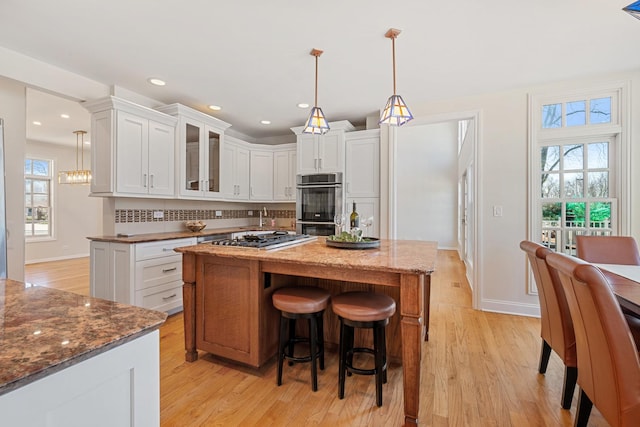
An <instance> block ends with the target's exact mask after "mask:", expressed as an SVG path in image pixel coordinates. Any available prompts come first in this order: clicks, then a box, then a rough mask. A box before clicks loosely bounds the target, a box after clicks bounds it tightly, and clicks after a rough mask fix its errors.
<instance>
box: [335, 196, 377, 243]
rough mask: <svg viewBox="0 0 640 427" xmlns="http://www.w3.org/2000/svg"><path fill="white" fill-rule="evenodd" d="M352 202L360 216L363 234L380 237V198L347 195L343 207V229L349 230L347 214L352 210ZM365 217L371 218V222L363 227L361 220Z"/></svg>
mask: <svg viewBox="0 0 640 427" xmlns="http://www.w3.org/2000/svg"><path fill="white" fill-rule="evenodd" d="M353 202H356V211H357V212H358V215H359V216H360V228H361V229H362V233H363V236H366V237H380V198H378V197H359V198H349V197H347V200H346V205H345V209H344V215H345V223H346V226H345V227H343V229H344V230H349V229H350V227H349V215H351V212H352V211H353ZM367 218H373V224H372V225H371V226H370V227H369V228H368V229H367V228H366V227H364V224H363V221H364V220H365V219H367Z"/></svg>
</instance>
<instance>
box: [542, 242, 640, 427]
mask: <svg viewBox="0 0 640 427" xmlns="http://www.w3.org/2000/svg"><path fill="white" fill-rule="evenodd" d="M547 263H548V265H549V267H550V269H551V270H554V269H555V270H557V271H558V274H559V277H560V281H561V283H562V288H563V289H564V291H565V295H566V297H567V303H568V305H569V311H570V312H571V318H572V319H573V325H574V330H575V335H576V349H577V355H578V385H579V386H580V396H579V398H578V410H577V413H576V419H575V425H576V426H578V427H582V426H586V425H587V422H588V420H589V415H590V413H591V408H592V406H593V405H595V406H596V407H597V408H598V410H599V411H600V413H601V414H602V416H603V417H604V418H605V419H606V420H607V422H608V423H609V424H610V425H612V426H620V427H627V426H637V425H638V421H639V420H640V358H639V357H638V348H637V346H636V344H635V343H634V340H633V337H632V335H631V331H630V329H629V326H628V325H627V322H626V320H625V316H624V315H623V313H622V310H621V309H620V306H619V304H618V302H617V300H616V298H615V296H614V295H613V292H612V291H611V288H609V286H608V283H607V280H606V278H605V277H604V275H603V274H602V272H601V271H600V270H599V269H598V268H597V267H595V266H593V265H591V264H589V263H587V262H586V261H583V260H581V259H578V258H575V257H571V256H568V255H565V254H560V253H552V254H549V255H548V256H547Z"/></svg>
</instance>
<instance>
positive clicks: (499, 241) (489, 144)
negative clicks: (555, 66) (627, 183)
mask: <svg viewBox="0 0 640 427" xmlns="http://www.w3.org/2000/svg"><path fill="white" fill-rule="evenodd" d="M616 81H630V82H631V88H632V91H633V92H632V94H631V99H632V102H631V103H632V105H631V111H632V112H637V111H640V71H632V72H625V73H616V74H607V75H601V76H595V77H590V78H582V79H574V80H571V81H562V82H555V83H550V84H546V85H539V86H531V87H526V88H519V89H517V90H513V91H509V92H500V93H491V94H485V95H479V96H473V97H466V98H460V99H454V100H446V101H439V102H433V103H430V104H428V105H413V104H412V105H411V108H412V111H413V113H414V116H415V117H416V118H418V117H429V116H433V115H440V114H443V113H454V112H459V111H473V110H479V111H480V112H481V120H480V123H479V126H480V133H479V140H478V150H479V151H478V158H479V164H477V165H476V168H477V169H478V179H479V182H478V188H479V190H478V194H476V201H477V205H478V212H479V214H478V217H477V226H478V242H477V243H478V254H477V256H478V264H477V265H476V270H477V278H478V282H479V283H478V284H479V286H480V289H481V294H480V301H479V307H480V308H482V309H485V310H493V311H501V312H510V313H519V314H530V315H536V314H538V313H539V308H538V298H537V296H535V295H529V294H527V286H526V274H525V266H526V259H525V256H524V255H523V253H522V251H520V249H519V247H518V245H519V242H520V241H521V240H523V239H525V238H528V236H527V210H528V206H527V200H528V199H527V132H528V127H527V122H528V110H527V95H528V94H529V93H555V92H560V91H568V90H574V89H576V90H577V89H583V88H589V87H590V85H598V84H603V83H609V82H616ZM631 120H632V123H631V126H630V127H631V141H632V147H631V153H632V161H631V164H632V165H638V164H640V147H638V139H637V138H635V139H634V136H635V135H639V134H640V116H638V114H632V115H631ZM639 170H640V169H638V168H632V171H631V174H632V176H631V183H632V184H631V185H632V189H631V192H632V196H631V198H632V207H631V215H632V218H631V224H632V225H631V234H632V235H633V236H634V237H635V238H636V239H640V186H638V185H637V183H638V182H640V181H639V180H640V175H639ZM494 205H501V206H503V216H502V217H493V216H492V207H493V206H494Z"/></svg>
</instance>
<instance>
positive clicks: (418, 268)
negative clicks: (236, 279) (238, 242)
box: [175, 237, 438, 274]
mask: <svg viewBox="0 0 640 427" xmlns="http://www.w3.org/2000/svg"><path fill="white" fill-rule="evenodd" d="M325 241H326V237H318V239H317V240H316V241H312V242H307V243H303V244H299V245H293V246H286V247H283V248H278V249H273V250H269V249H257V248H246V247H237V246H217V245H211V244H207V243H202V244H199V245H194V246H183V247H180V248H176V249H175V251H176V252H182V253H190V254H194V255H215V256H220V257H228V258H239V259H254V260H261V261H278V262H287V263H292V264H301V265H305V266H316V267H332V268H357V269H360V270H371V271H384V272H393V273H411V274H430V273H432V272H433V271H434V269H435V259H436V252H437V249H438V248H437V246H438V245H437V243H436V242H425V241H421V240H385V239H382V240H380V247H379V248H374V249H361V250H354V249H339V248H334V247H329V246H327V245H326V243H325Z"/></svg>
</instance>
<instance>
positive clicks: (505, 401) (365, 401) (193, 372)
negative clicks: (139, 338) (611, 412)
mask: <svg viewBox="0 0 640 427" xmlns="http://www.w3.org/2000/svg"><path fill="white" fill-rule="evenodd" d="M25 273H26V274H25V277H26V278H27V279H26V280H27V281H29V282H32V283H38V284H40V285H44V286H51V287H55V288H58V289H63V290H70V291H72V292H77V293H80V294H83V295H88V294H89V260H88V258H84V259H80V260H68V261H57V262H54V263H42V264H32V265H28V266H26V268H25ZM431 289H432V292H431V325H430V339H429V341H428V342H425V343H424V344H423V348H422V350H423V351H422V355H423V359H422V363H421V380H420V388H421V395H420V398H421V399H420V425H421V426H435V427H439V426H458V425H460V426H462V425H465V426H514V427H520V426H562V427H569V426H572V425H573V415H574V414H575V411H576V404H577V392H576V396H574V400H573V405H572V408H571V410H570V411H567V410H563V409H561V407H560V396H561V392H562V383H563V376H564V366H563V364H562V362H561V361H560V359H559V358H558V357H557V356H556V355H555V354H552V356H551V359H550V361H549V367H548V369H547V373H546V374H545V375H540V374H538V371H537V366H538V356H539V351H540V321H539V319H535V318H529V317H521V316H510V315H505V314H498V313H490V312H482V311H477V310H473V309H472V308H471V290H470V289H469V286H468V284H467V281H466V278H465V272H464V266H463V263H462V262H461V261H460V260H459V259H458V256H457V253H456V252H454V251H440V252H439V254H438V265H437V272H436V273H435V274H434V275H433V277H432V285H431ZM182 319H183V318H182V314H181V313H179V314H176V315H173V316H171V317H169V318H168V319H167V322H166V323H165V324H164V325H163V326H162V327H161V329H160V407H161V414H160V416H161V425H162V426H163V427H173V426H176V427H178V426H179V427H184V426H254V425H259V426H290V425H291V426H293V425H296V426H298V425H302V426H305V427H306V426H329V427H342V426H349V427H351V426H380V427H383V426H384V427H386V426H395V425H401V423H402V421H403V417H404V410H403V399H402V367H401V366H399V365H397V364H391V366H390V368H389V375H388V384H386V385H384V388H383V396H384V402H383V406H382V408H378V407H377V406H376V405H375V384H374V379H373V377H366V376H358V375H355V376H352V377H348V378H347V382H346V393H345V398H344V399H343V400H340V399H338V397H337V394H338V392H337V387H338V385H337V384H338V374H337V371H338V369H337V365H338V359H337V354H336V353H335V352H334V351H330V352H328V353H327V354H326V363H325V364H326V369H325V370H324V371H319V375H318V386H319V389H318V391H317V392H316V393H314V392H312V391H311V386H310V371H309V365H308V364H296V365H294V366H286V365H285V367H284V376H283V384H282V386H280V387H278V386H277V385H276V380H275V376H276V364H275V360H271V361H270V362H269V363H267V364H266V365H265V366H263V367H262V368H260V369H251V368H246V367H242V366H238V365H234V364H231V363H229V362H227V361H224V360H222V359H219V358H215V357H213V356H211V355H208V354H206V353H204V352H200V354H199V355H200V358H199V360H198V361H196V362H194V363H188V362H186V361H185V360H184V332H183V324H182V322H183V320H182ZM576 391H577V390H576ZM589 426H591V427H601V426H607V423H606V422H605V421H604V419H603V418H602V416H601V415H600V413H599V412H598V410H597V409H596V408H593V412H592V414H591V418H590V420H589Z"/></svg>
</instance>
